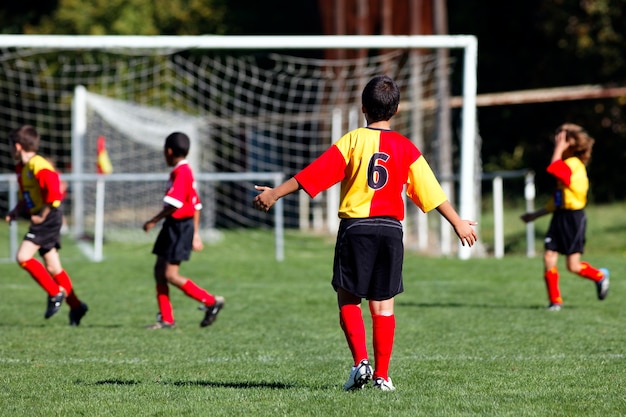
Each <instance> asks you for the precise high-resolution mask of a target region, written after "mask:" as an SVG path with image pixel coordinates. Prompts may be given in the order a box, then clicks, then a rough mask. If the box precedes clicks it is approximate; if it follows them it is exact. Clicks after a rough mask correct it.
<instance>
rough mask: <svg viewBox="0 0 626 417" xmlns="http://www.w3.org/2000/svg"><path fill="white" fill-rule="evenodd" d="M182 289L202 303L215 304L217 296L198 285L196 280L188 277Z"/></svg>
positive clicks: (188, 295)
mask: <svg viewBox="0 0 626 417" xmlns="http://www.w3.org/2000/svg"><path fill="white" fill-rule="evenodd" d="M180 289H181V290H182V291H183V292H184V293H185V295H186V296H187V297H191V298H193V299H194V300H196V301H200V302H201V303H202V304H204V305H207V306H210V305H213V304H215V297H214V296H213V295H211V294H209V293H208V292H207V291H206V290H204V289H202V288H200V287H198V286H197V285H196V283H195V282H193V281H192V280H190V279H188V280H187V281H186V282H185V283H184V284H183V286H182V287H180Z"/></svg>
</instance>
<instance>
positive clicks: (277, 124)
mask: <svg viewBox="0 0 626 417" xmlns="http://www.w3.org/2000/svg"><path fill="white" fill-rule="evenodd" d="M413 56H415V55H413ZM415 62H416V61H412V60H411V55H410V53H409V52H407V51H391V52H387V53H384V54H379V55H372V56H368V57H366V58H359V59H346V60H324V59H319V58H310V57H306V58H305V57H297V56H289V55H281V54H276V53H269V52H259V51H256V52H252V53H249V54H241V53H238V54H227V53H226V52H224V51H222V52H215V51H208V50H204V51H201V50H191V51H169V50H168V51H165V50H160V49H154V50H141V51H131V52H129V51H127V50H124V51H114V50H89V51H61V50H50V49H45V50H43V49H42V50H38V49H36V48H6V49H3V50H0V66H1V68H0V102H1V103H3V104H4V106H1V107H0V130H2V131H4V132H7V133H8V131H10V130H11V129H13V128H14V127H16V126H18V125H21V124H32V125H34V126H36V127H37V129H38V130H39V132H40V134H41V135H42V139H43V141H42V144H41V147H40V153H41V154H43V155H44V156H49V157H50V158H52V159H53V160H54V161H55V163H56V165H57V167H58V169H59V170H60V171H61V172H71V171H72V155H71V149H72V147H71V136H72V135H71V117H72V112H71V107H72V101H73V97H74V90H75V87H76V86H77V85H82V86H85V88H86V89H87V91H88V92H89V94H88V96H89V99H88V113H87V114H88V128H87V137H86V140H85V143H84V146H83V149H84V155H83V156H82V159H81V162H80V163H81V166H82V171H83V172H86V173H94V172H95V171H96V156H97V151H96V142H97V139H98V137H99V136H104V137H105V138H106V145H107V151H108V153H109V156H110V159H111V162H112V165H113V170H114V172H115V173H167V172H168V171H169V168H168V167H167V166H166V165H165V161H164V159H163V153H162V145H163V141H164V139H165V137H166V135H167V134H169V133H170V132H172V131H175V130H182V131H185V132H186V133H188V134H190V136H193V137H192V140H193V141H192V154H190V159H191V161H192V165H193V168H194V170H195V171H196V172H198V173H200V172H202V173H209V172H283V173H284V174H285V176H287V177H288V176H291V175H293V174H295V173H296V172H297V171H298V170H299V169H301V168H303V167H304V166H305V165H306V164H308V163H309V162H310V161H311V160H312V159H313V158H315V157H316V156H318V155H319V154H321V153H322V152H323V151H324V150H325V149H326V148H327V147H328V146H329V145H330V144H331V143H332V142H334V141H335V140H337V139H338V136H337V132H338V131H341V133H344V132H345V131H347V130H348V129H352V128H355V127H357V126H360V125H363V124H364V120H362V116H361V113H360V93H361V91H362V88H363V87H364V85H365V83H366V82H367V81H368V80H369V79H370V78H371V77H372V76H374V75H377V74H380V73H385V74H388V75H390V76H391V77H392V78H393V79H394V80H395V81H396V83H397V84H398V86H399V87H400V89H401V92H402V104H401V112H400V113H399V114H398V115H397V116H396V117H395V118H394V122H393V127H394V129H396V130H398V131H400V132H402V133H404V134H406V135H407V136H412V135H413V136H418V137H412V139H414V140H416V141H418V145H419V146H420V147H421V148H422V151H423V152H424V153H425V154H426V155H427V157H428V152H429V149H430V147H431V142H430V138H431V137H432V136H433V130H434V124H435V115H434V111H435V109H434V106H425V105H424V103H426V102H427V101H428V100H429V99H433V98H435V92H434V85H435V83H434V75H433V73H434V70H435V66H436V64H435V55H434V51H430V52H428V51H421V52H420V53H419V60H418V61H417V62H418V64H419V68H418V70H419V71H417V78H416V71H415ZM450 63H451V67H450V69H449V70H450V71H452V67H453V66H454V60H450ZM416 84H417V88H416ZM416 108H419V109H421V110H420V117H419V126H416V123H417V122H416V120H415V118H414V114H413V116H412V113H411V111H410V110H411V109H413V110H414V109H416ZM338 114H339V115H341V118H340V119H339V120H340V121H339V126H337V124H336V123H337V122H336V120H337V119H336V115H338ZM333 120H335V125H333ZM337 128H339V130H337ZM416 132H417V133H416ZM429 161H430V162H431V163H432V162H433V161H432V160H431V159H429ZM0 166H1V167H2V169H3V172H12V170H13V161H12V160H11V157H10V153H9V150H8V145H7V143H6V141H3V142H2V143H1V144H0ZM199 185H200V192H201V197H202V198H203V202H204V205H205V208H207V210H203V212H204V214H203V216H204V217H203V226H204V227H216V228H219V227H229V228H231V227H259V226H271V225H272V224H271V223H272V221H273V218H272V217H269V216H267V215H265V214H263V213H259V212H257V211H255V210H253V209H252V207H251V199H252V197H253V195H254V194H256V193H255V192H254V189H253V185H254V184H253V183H252V182H249V181H237V182H226V181H225V182H206V183H200V184H199ZM85 187H86V200H87V201H90V202H92V203H93V201H94V199H95V197H94V192H95V191H94V190H95V185H94V184H91V185H90V184H86V185H85ZM89 187H91V188H89ZM71 190H72V185H71V184H70V193H69V194H68V197H69V198H68V200H67V202H66V204H65V210H67V211H68V213H69V211H70V207H71V204H72V198H71V197H72V192H71ZM106 190H107V193H106V208H105V225H106V227H105V232H106V231H107V230H113V229H115V228H128V229H133V230H139V229H140V228H141V224H142V223H143V222H144V221H145V220H146V218H147V217H146V216H150V215H152V214H154V212H155V210H158V209H159V206H160V201H161V196H162V194H163V192H164V183H162V182H159V181H140V182H136V183H133V182H119V183H113V182H111V183H107V185H106ZM324 198H325V197H324V196H321V197H318V198H316V200H315V201H312V202H310V203H307V204H312V205H320V206H323V205H324V204H325V203H324ZM298 199H299V195H298V194H293V195H290V196H288V197H287V198H286V199H285V213H286V217H285V225H286V226H287V227H298V226H299V227H303V224H302V218H301V216H300V217H299V216H298V211H299V210H300V209H301V206H299V202H298ZM4 200H5V201H2V202H1V204H3V205H5V206H6V199H4ZM5 208H6V207H5ZM85 211H86V218H89V215H90V213H93V208H92V206H89V207H87V206H86V207H85ZM315 212H317V211H315V210H312V211H311V213H315ZM335 215H336V213H335ZM311 216H313V214H311ZM305 221H306V222H307V224H305V225H304V227H308V226H311V225H314V224H319V222H316V221H314V219H311V218H307V219H305ZM309 221H310V222H309ZM70 227H71V219H70ZM88 227H89V226H87V227H86V228H88ZM139 231H140V230H139Z"/></svg>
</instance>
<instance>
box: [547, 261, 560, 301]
mask: <svg viewBox="0 0 626 417" xmlns="http://www.w3.org/2000/svg"><path fill="white" fill-rule="evenodd" d="M544 279H545V281H546V288H547V289H548V299H549V300H550V303H551V304H563V299H562V298H561V291H560V290H559V271H558V269H557V268H556V267H553V268H550V269H548V270H547V271H546V272H545V273H544Z"/></svg>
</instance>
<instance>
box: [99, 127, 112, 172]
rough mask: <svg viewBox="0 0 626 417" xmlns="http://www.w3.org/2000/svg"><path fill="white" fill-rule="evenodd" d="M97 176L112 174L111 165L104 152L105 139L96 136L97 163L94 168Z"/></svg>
mask: <svg viewBox="0 0 626 417" xmlns="http://www.w3.org/2000/svg"><path fill="white" fill-rule="evenodd" d="M96 169H97V172H98V174H110V173H111V172H113V165H111V160H110V159H109V154H108V153H107V150H106V139H105V138H104V136H98V161H97V166H96Z"/></svg>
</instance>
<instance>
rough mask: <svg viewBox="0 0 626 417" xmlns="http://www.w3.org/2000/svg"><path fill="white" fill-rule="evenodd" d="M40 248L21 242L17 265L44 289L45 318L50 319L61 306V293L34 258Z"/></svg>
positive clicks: (42, 266)
mask: <svg viewBox="0 0 626 417" xmlns="http://www.w3.org/2000/svg"><path fill="white" fill-rule="evenodd" d="M39 249H40V246H39V245H38V244H36V243H35V242H32V241H30V240H24V241H22V244H21V245H20V247H19V249H18V250H17V255H16V257H15V258H16V260H17V263H18V264H19V265H20V266H21V267H22V268H23V269H24V270H26V271H27V272H28V273H29V274H30V276H31V277H33V279H34V280H35V281H36V282H37V283H38V284H39V285H40V286H41V288H43V289H44V291H45V292H46V293H47V294H48V303H47V307H46V312H45V313H44V317H45V318H50V317H52V316H53V315H54V314H56V313H57V312H58V311H59V309H60V308H61V304H63V298H64V295H63V292H62V291H61V288H60V287H59V285H58V284H57V283H56V282H55V281H54V279H52V277H51V276H50V273H48V270H47V269H46V267H45V266H44V265H43V264H42V263H41V262H39V261H38V260H37V259H35V258H34V256H35V253H37V251H39Z"/></svg>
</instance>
